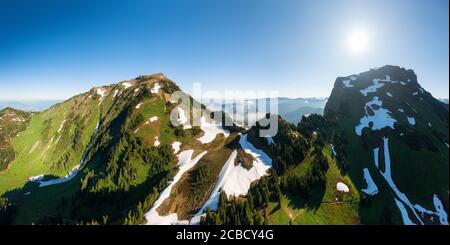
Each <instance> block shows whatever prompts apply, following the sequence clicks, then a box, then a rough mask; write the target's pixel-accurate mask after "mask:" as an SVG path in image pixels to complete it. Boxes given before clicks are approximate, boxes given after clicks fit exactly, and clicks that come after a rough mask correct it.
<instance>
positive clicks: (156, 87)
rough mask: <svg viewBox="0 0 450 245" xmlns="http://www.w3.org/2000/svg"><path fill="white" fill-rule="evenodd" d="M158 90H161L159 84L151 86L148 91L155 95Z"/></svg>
mask: <svg viewBox="0 0 450 245" xmlns="http://www.w3.org/2000/svg"><path fill="white" fill-rule="evenodd" d="M160 88H161V87H160V86H159V83H155V85H153V88H152V89H150V92H151V93H152V94H157V93H158V91H159V89H160Z"/></svg>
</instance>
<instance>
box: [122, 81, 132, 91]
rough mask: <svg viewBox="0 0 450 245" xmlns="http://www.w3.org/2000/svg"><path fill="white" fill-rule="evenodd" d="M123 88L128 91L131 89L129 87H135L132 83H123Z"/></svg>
mask: <svg viewBox="0 0 450 245" xmlns="http://www.w3.org/2000/svg"><path fill="white" fill-rule="evenodd" d="M122 86H123V87H124V88H125V89H127V88H129V87H131V86H133V85H132V84H131V83H129V82H123V83H122Z"/></svg>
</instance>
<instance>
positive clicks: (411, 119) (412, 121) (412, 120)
mask: <svg viewBox="0 0 450 245" xmlns="http://www.w3.org/2000/svg"><path fill="white" fill-rule="evenodd" d="M407 118H408V123H409V124H411V125H413V126H414V125H416V120H415V119H414V117H407Z"/></svg>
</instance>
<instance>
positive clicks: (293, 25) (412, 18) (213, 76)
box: [0, 0, 449, 99]
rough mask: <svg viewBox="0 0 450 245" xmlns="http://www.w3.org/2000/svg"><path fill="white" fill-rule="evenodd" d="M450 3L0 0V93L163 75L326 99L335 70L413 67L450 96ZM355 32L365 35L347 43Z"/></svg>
mask: <svg viewBox="0 0 450 245" xmlns="http://www.w3.org/2000/svg"><path fill="white" fill-rule="evenodd" d="M448 5H449V1H446V0H434V1H423V0H408V1H406V0H375V1H369V0H367V1H364V0H355V1H350V0H349V1H344V0H342V1H339V0H304V1H301V0H292V1H289V0H284V1H279V0H253V1H251V0H240V1H238V0H216V1H206V0H205V1H196V0H179V1H175V0H164V1H163V0H161V1H117V2H116V1H111V0H110V1H69V0H68V1H59V0H53V1H49V0H39V1H36V0H35V1H21V0H0V99H66V98H69V97H71V96H73V95H75V94H78V93H81V92H84V91H87V90H89V89H90V88H91V87H94V86H99V85H105V84H110V83H114V82H117V81H120V80H125V79H131V78H134V77H136V76H138V75H141V74H151V73H157V72H163V73H165V74H166V75H167V76H168V77H169V78H171V79H172V80H174V81H176V82H177V83H178V84H179V85H180V86H181V87H182V88H183V89H184V90H186V91H187V92H191V89H192V83H193V82H201V83H203V89H204V90H210V89H214V90H220V91H223V90H236V89H243V90H248V89H250V90H251V89H253V90H254V89H259V90H271V89H276V90H278V91H279V95H280V96H288V97H313V96H316V97H326V96H328V95H329V93H330V92H331V89H332V87H333V83H334V81H335V79H336V77H337V76H345V75H350V74H353V73H359V72H362V71H365V70H368V69H369V68H372V67H378V66H382V65H385V64H392V65H400V66H403V67H406V68H411V69H414V70H415V72H416V73H417V75H418V78H419V82H420V83H421V85H422V86H423V87H424V88H425V89H427V90H428V91H430V92H431V93H432V94H433V95H434V96H436V97H446V98H448V89H449V69H448V66H449V12H448V9H449V6H448ZM355 33H364V34H363V35H362V39H363V41H356V42H357V43H356V44H354V43H353V44H351V43H352V42H351V41H349V38H351V37H352V36H354V34H355ZM360 39H361V38H359V39H358V38H357V40H360ZM361 42H363V43H361ZM358 45H359V46H360V45H363V47H362V48H361V47H359V46H358ZM359 48H361V49H359Z"/></svg>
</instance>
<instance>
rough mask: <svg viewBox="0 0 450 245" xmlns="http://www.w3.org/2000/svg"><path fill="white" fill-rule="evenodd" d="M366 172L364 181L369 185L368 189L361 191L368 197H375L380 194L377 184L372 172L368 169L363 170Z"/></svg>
mask: <svg viewBox="0 0 450 245" xmlns="http://www.w3.org/2000/svg"><path fill="white" fill-rule="evenodd" d="M363 172H364V179H365V180H366V183H367V188H365V189H362V190H361V191H362V192H364V193H366V194H367V195H375V194H377V193H378V187H377V185H376V184H375V182H373V179H372V176H370V172H369V169H368V168H365V169H363Z"/></svg>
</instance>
